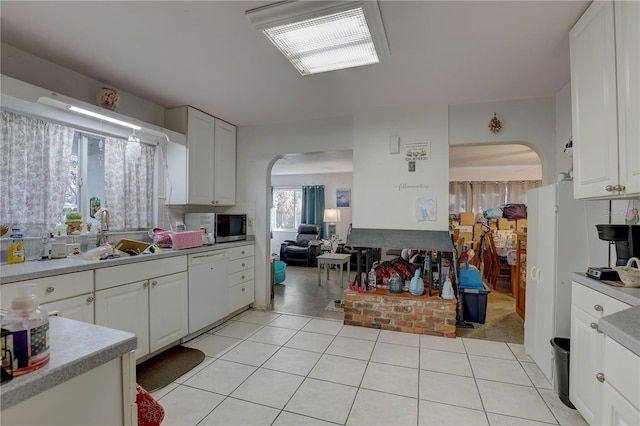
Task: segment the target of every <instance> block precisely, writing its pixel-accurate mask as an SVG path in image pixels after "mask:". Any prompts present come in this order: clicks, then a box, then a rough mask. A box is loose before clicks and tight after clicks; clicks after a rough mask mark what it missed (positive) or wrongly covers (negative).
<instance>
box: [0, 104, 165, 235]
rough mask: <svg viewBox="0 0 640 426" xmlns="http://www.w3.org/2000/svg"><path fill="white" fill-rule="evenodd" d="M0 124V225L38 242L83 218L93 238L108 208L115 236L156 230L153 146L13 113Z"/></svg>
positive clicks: (6, 112)
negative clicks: (73, 217) (76, 216)
mask: <svg viewBox="0 0 640 426" xmlns="http://www.w3.org/2000/svg"><path fill="white" fill-rule="evenodd" d="M0 124H1V125H2V131H1V133H0V158H1V159H2V160H0V161H1V164H0V165H1V166H2V167H1V168H0V190H1V191H0V194H1V195H0V196H1V200H0V201H1V203H0V222H2V223H9V224H17V225H19V226H21V227H22V228H23V229H25V230H27V231H29V234H31V235H32V236H36V233H37V232H40V233H41V232H43V231H53V230H54V229H58V230H64V228H65V224H64V222H65V216H66V214H67V212H70V211H78V212H80V213H81V214H82V218H83V219H82V222H83V223H91V224H92V225H93V226H94V228H93V230H94V231H95V229H96V228H97V227H98V224H99V221H98V220H97V219H95V218H94V216H95V212H96V211H97V209H98V208H100V207H106V208H108V209H109V211H110V213H111V214H110V219H111V227H110V230H140V229H148V228H150V227H152V221H153V192H154V191H153V182H154V179H153V176H154V165H155V155H156V153H155V146H153V145H147V144H144V143H139V142H129V141H127V140H123V139H120V138H117V137H111V136H104V135H96V134H92V133H90V132H87V131H80V130H76V129H73V128H70V127H67V126H64V125H61V124H57V123H51V122H48V121H45V120H42V119H40V118H35V117H30V116H26V115H22V114H16V113H13V112H9V111H2V122H1V123H0ZM85 230H86V227H83V231H85Z"/></svg>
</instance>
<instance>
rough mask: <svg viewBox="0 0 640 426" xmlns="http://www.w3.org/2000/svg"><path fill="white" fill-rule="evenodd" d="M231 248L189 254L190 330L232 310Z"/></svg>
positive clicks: (218, 318) (222, 316)
mask: <svg viewBox="0 0 640 426" xmlns="http://www.w3.org/2000/svg"><path fill="white" fill-rule="evenodd" d="M228 263H229V252H228V251H227V250H219V251H213V252H208V253H199V254H190V255H189V334H191V333H195V332H196V331H198V330H201V329H203V328H204V327H207V326H210V325H212V324H214V323H215V322H217V321H219V320H221V319H223V318H224V317H226V316H227V314H229V285H228V280H229V272H228Z"/></svg>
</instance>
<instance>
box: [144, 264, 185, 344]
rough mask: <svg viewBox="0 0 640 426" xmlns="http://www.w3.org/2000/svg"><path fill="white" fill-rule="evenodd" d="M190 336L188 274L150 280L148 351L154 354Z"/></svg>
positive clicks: (183, 273)
mask: <svg viewBox="0 0 640 426" xmlns="http://www.w3.org/2000/svg"><path fill="white" fill-rule="evenodd" d="M188 332H189V299H188V285H187V273H186V272H180V273H178V274H173V275H167V276H165V277H159V278H154V279H152V280H151V286H150V289H149V349H150V350H151V352H155V351H157V350H158V349H160V348H163V347H164V346H167V345H169V344H171V343H173V342H175V341H176V340H179V339H181V338H182V337H184V336H186V335H187V333H188Z"/></svg>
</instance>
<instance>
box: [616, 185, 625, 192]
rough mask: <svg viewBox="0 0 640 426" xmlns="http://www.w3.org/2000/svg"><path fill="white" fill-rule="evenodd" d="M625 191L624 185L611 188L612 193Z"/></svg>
mask: <svg viewBox="0 0 640 426" xmlns="http://www.w3.org/2000/svg"><path fill="white" fill-rule="evenodd" d="M625 189H626V187H625V186H624V185H616V186H614V187H613V190H614V191H618V192H622V191H624V190H625Z"/></svg>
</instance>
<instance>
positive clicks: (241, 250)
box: [229, 245, 254, 260]
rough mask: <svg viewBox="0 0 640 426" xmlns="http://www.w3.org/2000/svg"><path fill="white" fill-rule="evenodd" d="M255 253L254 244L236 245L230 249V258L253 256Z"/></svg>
mask: <svg viewBox="0 0 640 426" xmlns="http://www.w3.org/2000/svg"><path fill="white" fill-rule="evenodd" d="M253 253H254V246H253V245H248V246H241V247H234V248H232V249H229V260H236V259H240V258H242V257H248V256H253Z"/></svg>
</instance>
